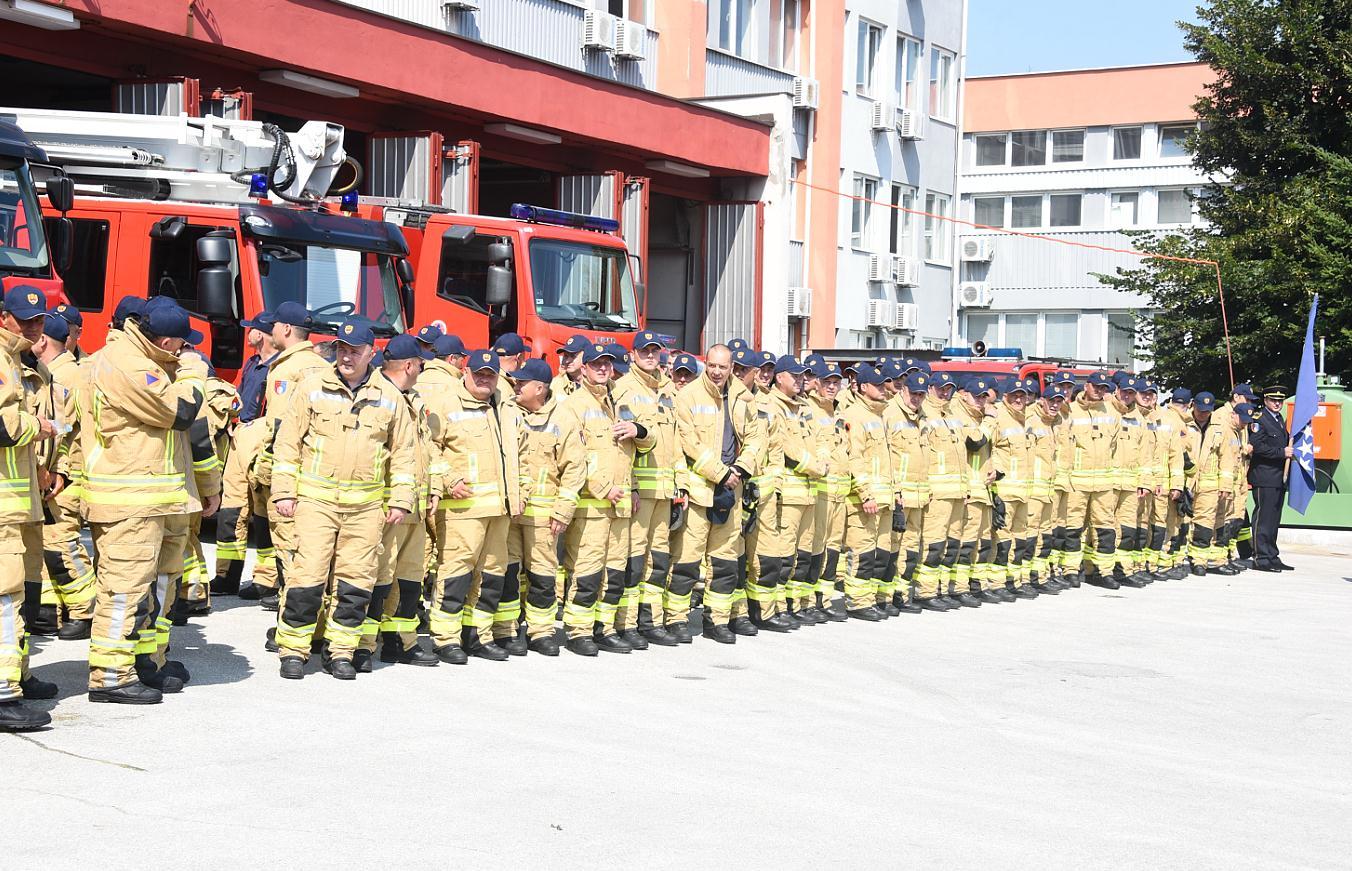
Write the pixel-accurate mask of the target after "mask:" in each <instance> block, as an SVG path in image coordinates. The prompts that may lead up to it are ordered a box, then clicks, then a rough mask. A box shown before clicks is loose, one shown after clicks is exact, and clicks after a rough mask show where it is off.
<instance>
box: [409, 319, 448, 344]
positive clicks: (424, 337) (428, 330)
mask: <svg viewBox="0 0 1352 871" xmlns="http://www.w3.org/2000/svg"><path fill="white" fill-rule="evenodd" d="M444 335H446V333H445V331H443V330H442V329H441V327H439V326H437V325H435V324H428V325H427V326H425V327H423V328H422V329H420V330H418V333H417V336H416V338H417V339H418V341H419V342H422V343H423V344H424V345H435V344H436V342H437V339H440V338H441V337H442V336H444Z"/></svg>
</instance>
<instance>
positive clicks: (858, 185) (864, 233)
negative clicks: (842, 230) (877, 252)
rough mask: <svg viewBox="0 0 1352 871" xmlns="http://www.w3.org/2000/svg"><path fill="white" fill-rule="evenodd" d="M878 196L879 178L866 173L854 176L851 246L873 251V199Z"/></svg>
mask: <svg viewBox="0 0 1352 871" xmlns="http://www.w3.org/2000/svg"><path fill="white" fill-rule="evenodd" d="M877 197H878V180H877V179H874V178H869V177H868V176H865V175H856V176H855V177H854V200H853V201H852V202H853V206H852V207H851V211H850V246H851V247H853V248H860V249H863V250H867V251H871V250H873V249H872V248H871V247H870V243H871V242H872V238H871V237H872V234H871V233H870V232H869V228H870V226H871V225H872V223H873V201H874V200H875V199H877Z"/></svg>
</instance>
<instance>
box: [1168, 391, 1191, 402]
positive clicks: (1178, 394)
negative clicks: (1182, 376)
mask: <svg viewBox="0 0 1352 871" xmlns="http://www.w3.org/2000/svg"><path fill="white" fill-rule="evenodd" d="M1169 401H1170V402H1173V403H1177V404H1178V405H1187V404H1188V403H1189V402H1192V391H1191V390H1189V389H1188V388H1186V387H1178V388H1175V389H1174V392H1173V393H1171V394H1170V395H1169Z"/></svg>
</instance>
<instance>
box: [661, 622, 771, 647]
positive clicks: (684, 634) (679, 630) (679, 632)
mask: <svg viewBox="0 0 1352 871" xmlns="http://www.w3.org/2000/svg"><path fill="white" fill-rule="evenodd" d="M751 628H752V629H755V628H756V627H755V626H752V627H751ZM667 634H668V635H670V636H671V637H672V638H675V639H676V643H678V644H693V643H694V642H695V639H694V636H692V635H691V634H690V624H689V623H687V622H686V621H684V620H682V621H681V622H680V623H668V624H667Z"/></svg>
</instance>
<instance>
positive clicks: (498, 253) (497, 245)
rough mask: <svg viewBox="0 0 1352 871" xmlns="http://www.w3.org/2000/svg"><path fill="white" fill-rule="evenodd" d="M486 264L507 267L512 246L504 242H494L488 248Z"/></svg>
mask: <svg viewBox="0 0 1352 871" xmlns="http://www.w3.org/2000/svg"><path fill="white" fill-rule="evenodd" d="M488 262H489V263H496V264H498V265H500V266H507V265H509V264H510V263H511V262H512V246H511V245H509V244H507V243H506V242H494V243H492V244H491V245H489V246H488Z"/></svg>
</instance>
